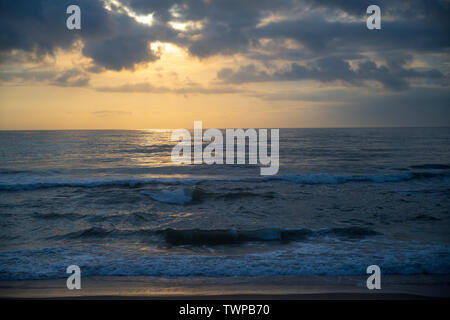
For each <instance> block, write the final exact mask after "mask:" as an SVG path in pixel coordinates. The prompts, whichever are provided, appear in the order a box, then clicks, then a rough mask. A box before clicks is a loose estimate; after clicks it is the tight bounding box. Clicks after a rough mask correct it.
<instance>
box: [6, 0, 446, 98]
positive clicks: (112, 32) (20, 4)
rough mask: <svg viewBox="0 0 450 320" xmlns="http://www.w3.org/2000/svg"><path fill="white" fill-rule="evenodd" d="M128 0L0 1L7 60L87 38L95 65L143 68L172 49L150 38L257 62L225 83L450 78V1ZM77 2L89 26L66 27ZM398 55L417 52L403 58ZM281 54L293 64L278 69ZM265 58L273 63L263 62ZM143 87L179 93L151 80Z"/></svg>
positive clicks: (67, 80) (197, 52) (226, 72)
mask: <svg viewBox="0 0 450 320" xmlns="http://www.w3.org/2000/svg"><path fill="white" fill-rule="evenodd" d="M118 1H120V2H119V4H120V6H115V5H110V6H109V9H108V8H106V7H105V5H104V4H105V3H104V1H102V0H73V1H72V0H62V1H51V0H16V1H8V0H0V39H2V41H1V42H0V63H3V64H7V63H12V61H18V59H22V60H23V61H30V60H34V61H35V60H36V59H37V57H39V56H42V55H53V54H55V52H56V50H58V49H67V50H70V49H71V48H73V46H74V45H75V44H79V43H80V42H81V44H82V54H83V55H84V56H85V57H87V58H90V59H91V65H90V67H89V68H87V69H86V72H89V73H99V72H103V71H105V70H114V71H120V70H124V69H127V70H134V69H136V68H137V67H138V66H140V65H145V64H147V63H151V62H154V61H157V60H158V59H160V56H161V54H162V53H161V52H159V51H155V50H152V49H151V47H150V43H152V42H156V41H161V42H167V43H171V44H175V45H177V46H180V47H183V48H185V49H186V50H187V52H188V53H189V54H190V55H192V56H195V57H199V58H201V59H203V58H208V57H211V56H215V55H228V56H230V55H239V56H240V57H242V58H243V59H244V60H246V61H248V62H246V65H241V66H239V67H238V68H236V69H222V70H220V71H219V72H218V78H219V79H220V80H222V81H223V82H225V83H236V84H237V83H246V82H267V81H279V82H285V81H298V80H316V81H320V82H322V83H330V82H335V81H341V82H343V83H345V84H346V85H348V86H360V85H361V84H367V83H368V82H376V83H379V84H381V85H382V86H383V87H384V88H386V89H389V90H396V91H400V90H407V89H409V88H410V87H411V83H412V81H416V80H415V79H420V80H421V81H432V82H435V83H436V82H441V85H448V75H446V74H445V72H447V73H448V71H445V70H441V69H443V67H442V66H445V65H446V64H447V63H448V49H449V48H450V36H449V31H450V22H449V21H450V20H449V19H447V18H448V16H449V13H450V9H449V8H450V5H449V3H450V1H446V0H427V1H425V0H412V1H408V2H407V3H406V2H405V1H402V0H390V1H379V0H377V1H375V2H373V1H368V0H367V1H366V0H361V1H360V0H317V1H312V0H247V1H241V0H227V1H219V0H209V1H197V0H177V1H175V0H165V1H146V0H118ZM108 3H110V2H108ZM116 3H117V2H116ZM69 4H77V5H79V6H80V8H81V14H82V29H81V30H67V28H66V27H65V20H66V18H67V14H66V13H65V12H66V11H65V9H66V7H67V6H68V5H69ZM369 4H378V5H379V6H380V7H381V8H382V29H381V30H375V31H373V30H368V29H367V28H366V26H365V19H364V17H366V16H367V14H366V8H367V6H368V5H369ZM121 8H122V9H123V8H126V9H127V10H122V9H121ZM130 12H134V13H133V14H130ZM139 14H142V15H147V14H152V16H153V20H152V24H151V25H147V24H142V23H139V22H138V21H136V19H135V18H134V17H133V15H134V16H136V15H139ZM171 22H178V23H187V22H195V23H197V24H198V25H199V26H200V27H198V28H190V27H187V28H185V29H184V30H178V29H174V28H173V27H172V25H171ZM18 51H20V52H21V53H20V54H18V53H17V52H18ZM443 53H444V55H442V54H443ZM437 54H440V55H441V58H439V59H440V60H439V59H428V61H432V62H430V63H431V65H430V66H429V68H426V69H413V68H411V67H407V62H408V61H409V62H410V61H412V60H413V57H414V56H417V55H422V56H423V55H425V56H429V57H431V56H436V55H437ZM445 54H447V55H445ZM398 57H410V58H408V59H409V60H408V59H407V60H404V61H401V60H398V61H396V62H395V61H393V59H398ZM277 61H278V62H280V61H281V62H283V63H284V65H287V66H286V67H285V68H280V67H279V64H278V67H274V66H273V65H274V64H275V63H276V62H277ZM260 62H262V63H264V64H265V65H266V69H261V68H258V67H256V65H258V63H260ZM287 62H288V63H287ZM446 70H448V69H446ZM28 75H29V77H30V79H38V78H39V76H38V75H36V74H33V73H28ZM43 76H44V77H45V75H43ZM52 79H53V84H55V85H58V84H62V85H78V86H82V85H86V84H87V83H88V78H87V77H83V75H72V76H71V77H69V74H67V75H65V76H64V75H63V76H60V77H59V78H57V79H56V78H52ZM75 79H77V80H75ZM127 86H128V87H127ZM129 86H130V85H124V86H123V88H116V89H117V90H124V91H123V92H133V90H139V88H135V89H133V88H131V87H133V86H136V85H132V86H131V87H129ZM104 89H105V88H104ZM105 90H106V89H105ZM111 90H114V88H111ZM140 90H142V92H159V93H165V92H169V91H170V92H176V91H174V90H169V89H168V88H164V87H162V88H153V87H145V85H144V87H143V89H140ZM220 90H231V89H223V88H221V89H217V88H213V89H206V88H190V87H187V88H181V89H179V91H178V93H182V92H183V91H184V92H188V93H191V92H195V93H204V94H208V93H209V92H211V93H215V92H217V91H219V93H220ZM112 92H114V91H112ZM183 94H184V93H183Z"/></svg>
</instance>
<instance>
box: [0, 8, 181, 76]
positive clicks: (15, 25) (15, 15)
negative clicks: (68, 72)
mask: <svg viewBox="0 0 450 320" xmlns="http://www.w3.org/2000/svg"><path fill="white" fill-rule="evenodd" d="M71 4H75V5H78V6H79V7H80V8H81V30H68V29H67V28H66V19H67V17H68V15H67V14H66V8H67V7H68V6H69V5H71ZM176 34H177V32H176V31H175V30H173V29H170V28H169V27H167V26H165V25H161V24H158V23H155V25H154V26H151V27H149V26H144V25H143V24H140V23H138V22H136V21H135V20H134V19H133V18H131V17H129V16H127V15H126V14H123V13H122V14H121V13H117V12H113V11H108V10H106V9H105V7H104V4H103V1H100V0H76V1H72V0H70V1H64V0H63V1H51V0H26V1H24V0H16V1H8V0H0V39H1V41H0V55H3V56H7V53H8V52H11V51H12V50H23V51H25V52H31V53H33V54H35V55H44V54H50V55H52V54H54V52H55V50H56V49H59V48H62V49H69V48H71V47H72V46H73V45H74V43H76V42H77V41H79V40H80V41H82V42H83V44H84V47H83V54H84V55H85V56H86V57H89V58H92V60H93V63H94V64H96V65H98V66H99V67H103V68H106V69H112V70H121V69H133V68H134V67H135V65H136V64H139V63H143V62H151V61H154V60H156V59H158V54H157V53H155V52H153V51H151V50H150V48H149V42H151V41H156V40H162V41H164V40H174V39H176Z"/></svg>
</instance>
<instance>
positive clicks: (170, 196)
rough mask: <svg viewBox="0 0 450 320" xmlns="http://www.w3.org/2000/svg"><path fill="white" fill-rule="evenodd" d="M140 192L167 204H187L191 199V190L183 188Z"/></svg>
mask: <svg viewBox="0 0 450 320" xmlns="http://www.w3.org/2000/svg"><path fill="white" fill-rule="evenodd" d="M141 194H144V195H148V196H150V198H152V199H153V200H156V201H159V202H164V203H169V204H187V203H189V202H191V201H192V200H193V192H192V190H189V189H184V188H180V189H176V190H173V191H172V190H162V191H159V192H149V191H141Z"/></svg>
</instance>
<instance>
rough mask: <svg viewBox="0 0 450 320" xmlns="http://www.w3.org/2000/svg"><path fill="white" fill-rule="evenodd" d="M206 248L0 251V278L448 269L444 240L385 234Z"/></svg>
mask: <svg viewBox="0 0 450 320" xmlns="http://www.w3.org/2000/svg"><path fill="white" fill-rule="evenodd" d="M208 252H210V253H205V252H203V253H201V254H197V253H196V252H195V251H189V252H186V251H180V253H173V254H167V252H166V251H164V250H162V251H161V250H158V251H156V252H155V251H154V252H148V251H142V250H139V251H130V249H129V248H128V247H118V246H115V245H111V244H110V243H108V244H107V246H101V245H98V244H93V245H77V246H73V245H71V246H70V247H61V246H57V247H44V248H30V249H15V250H2V251H0V280H23V279H52V278H53V279H56V278H65V277H67V274H66V273H65V272H64V271H65V267H66V266H68V265H71V264H74V263H76V264H77V265H79V266H80V268H81V270H82V273H83V275H84V276H156V277H190V276H194V277H198V276H211V277H229V276H251V277H253V276H273V275H352V274H355V275H358V274H359V275H365V274H366V268H367V266H368V265H371V264H376V265H379V266H380V268H381V270H383V273H384V274H448V273H449V270H450V247H449V246H448V245H439V244H421V243H406V242H402V241H392V240H386V239H367V240H366V241H361V242H360V243H359V244H358V246H355V244H354V243H352V244H349V243H346V245H341V246H336V244H335V241H331V242H330V241H310V242H307V243H299V244H295V243H294V244H293V245H291V246H286V247H274V248H273V250H269V251H263V252H257V253H246V254H226V253H221V252H220V251H208ZM375 253H376V254H375ZM30 261H32V263H30ZM187 280H188V281H189V279H187Z"/></svg>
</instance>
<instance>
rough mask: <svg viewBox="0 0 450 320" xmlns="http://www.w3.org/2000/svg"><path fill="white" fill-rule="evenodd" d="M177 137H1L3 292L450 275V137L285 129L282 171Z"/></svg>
mask: <svg viewBox="0 0 450 320" xmlns="http://www.w3.org/2000/svg"><path fill="white" fill-rule="evenodd" d="M170 135H171V130H132V131H119V130H118V131H1V132H0V146H1V148H0V280H21V279H56V278H65V277H67V274H66V268H67V267H68V266H69V265H73V264H75V265H78V266H79V267H80V268H81V272H82V275H83V276H89V275H92V276H93V275H96V276H156V277H234V276H245V277H253V276H271V275H274V276H275V275H364V274H366V268H367V267H368V266H369V265H374V264H375V265H378V266H380V268H381V272H382V273H384V274H449V273H450V255H449V253H450V237H449V231H450V128H366V129H358V128H352V129H280V155H279V158H280V169H279V172H278V174H277V175H274V176H261V175H260V174H259V173H260V166H259V165H206V164H204V165H194V164H190V165H174V164H173V163H172V162H171V158H170V154H171V151H172V148H173V146H174V145H175V144H176V143H175V142H172V141H170Z"/></svg>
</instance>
